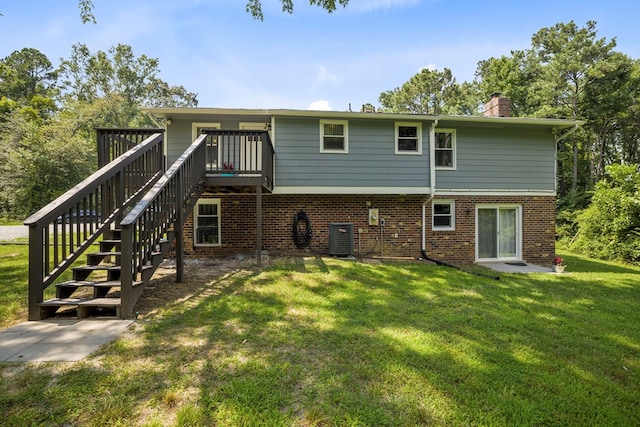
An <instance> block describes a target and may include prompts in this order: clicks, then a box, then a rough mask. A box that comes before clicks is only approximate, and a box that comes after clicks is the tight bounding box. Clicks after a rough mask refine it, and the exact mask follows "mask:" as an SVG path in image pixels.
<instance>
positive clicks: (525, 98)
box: [475, 50, 539, 117]
mask: <svg viewBox="0 0 640 427" xmlns="http://www.w3.org/2000/svg"><path fill="white" fill-rule="evenodd" d="M538 74H539V73H538V67H536V66H535V64H534V63H532V62H531V61H530V60H529V55H528V53H527V52H526V51H521V50H516V51H512V52H511V56H501V57H500V58H489V59H486V60H484V61H480V62H478V67H477V69H476V73H475V76H476V82H477V85H478V90H479V92H480V95H481V97H482V99H484V100H487V99H489V97H490V95H491V94H493V93H495V92H500V93H502V94H503V95H504V96H507V97H509V99H510V100H511V114H512V115H513V116H515V117H522V116H530V115H531V114H532V113H533V111H535V110H536V109H537V107H538V105H537V104H535V103H534V102H533V99H532V97H531V94H530V93H529V92H530V89H531V85H532V83H533V82H534V81H536V78H537V77H538Z"/></svg>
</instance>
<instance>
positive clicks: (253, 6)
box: [246, 0, 349, 21]
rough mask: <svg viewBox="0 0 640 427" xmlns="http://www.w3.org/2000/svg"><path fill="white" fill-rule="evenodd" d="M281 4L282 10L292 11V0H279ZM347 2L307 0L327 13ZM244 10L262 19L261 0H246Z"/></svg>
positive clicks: (341, 0) (347, 1) (338, 0)
mask: <svg viewBox="0 0 640 427" xmlns="http://www.w3.org/2000/svg"><path fill="white" fill-rule="evenodd" d="M280 3H281V4H282V11H283V12H286V13H289V14H291V13H293V0H280ZM348 3H349V0H337V1H336V0H309V4H310V5H312V6H313V5H315V6H318V7H320V8H322V9H324V10H326V11H327V12H329V13H332V12H335V10H336V8H337V5H340V6H343V7H345V6H346V5H347V4H348ZM246 10H247V12H248V13H250V14H251V16H253V17H254V18H255V19H259V20H261V21H263V20H264V13H263V12H262V1H261V0H248V1H247V5H246Z"/></svg>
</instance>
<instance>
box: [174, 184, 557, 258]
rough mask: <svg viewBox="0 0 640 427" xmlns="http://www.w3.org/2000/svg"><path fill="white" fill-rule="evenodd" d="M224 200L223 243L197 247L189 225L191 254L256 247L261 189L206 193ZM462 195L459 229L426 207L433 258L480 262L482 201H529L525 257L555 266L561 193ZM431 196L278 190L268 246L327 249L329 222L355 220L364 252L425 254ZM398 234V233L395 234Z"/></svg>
mask: <svg viewBox="0 0 640 427" xmlns="http://www.w3.org/2000/svg"><path fill="white" fill-rule="evenodd" d="M203 197H212V198H220V199H221V215H222V227H221V240H222V245H221V246H215V247H194V245H193V223H192V218H191V217H189V219H188V220H187V224H186V226H185V234H186V235H185V253H186V255H187V256H197V257H202V256H212V257H220V256H228V255H235V254H238V253H243V254H252V253H255V239H256V196H255V194H219V195H216V194H206V195H203ZM438 199H442V200H454V201H455V231H433V230H432V229H431V203H430V202H429V203H427V205H426V218H427V227H426V250H427V253H428V254H429V256H431V257H433V258H436V259H441V260H446V261H449V262H454V263H459V264H469V263H472V262H473V261H474V260H475V212H476V211H475V209H476V205H478V204H510V205H519V206H522V238H523V242H522V252H523V253H522V258H523V259H524V260H526V261H527V262H531V263H536V264H541V265H550V264H551V263H552V261H553V258H554V249H555V198H554V197H553V196H535V197H524V196H447V197H442V198H438ZM427 200H428V197H427V196H424V195H422V196H414V195H407V196H400V195H389V196H387V195H273V194H266V195H264V196H263V198H262V224H263V230H262V233H263V234H262V246H263V249H265V250H268V251H269V252H271V253H287V254H327V253H328V248H329V224H330V223H332V222H350V223H353V224H354V234H355V235H354V242H355V243H354V246H355V252H356V255H359V256H380V255H382V254H384V255H385V256H410V257H415V258H417V257H420V256H421V244H422V205H423V203H424V202H425V201H427ZM369 207H373V208H378V209H379V213H380V218H384V219H385V227H384V228H383V230H382V233H381V227H378V226H369ZM299 210H304V211H305V212H306V214H307V215H308V217H309V219H310V222H311V228H312V230H313V237H312V239H311V243H310V245H309V246H308V247H307V248H305V249H298V248H296V246H295V244H294V242H293V238H292V226H293V220H294V217H295V215H296V213H297V212H298V211H299ZM396 233H397V236H398V237H397V238H396V237H395V234H396Z"/></svg>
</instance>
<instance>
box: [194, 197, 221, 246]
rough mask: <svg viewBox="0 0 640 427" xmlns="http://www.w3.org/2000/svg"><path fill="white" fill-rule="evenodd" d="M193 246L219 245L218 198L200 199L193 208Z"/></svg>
mask: <svg viewBox="0 0 640 427" xmlns="http://www.w3.org/2000/svg"><path fill="white" fill-rule="evenodd" d="M193 217H194V218H193V244H194V246H220V244H221V243H220V199H200V200H198V202H197V203H196V205H195V207H194V210H193Z"/></svg>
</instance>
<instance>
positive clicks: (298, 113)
mask: <svg viewBox="0 0 640 427" xmlns="http://www.w3.org/2000/svg"><path fill="white" fill-rule="evenodd" d="M143 111H147V112H149V113H151V114H153V115H154V116H156V117H162V118H178V117H181V118H191V119H196V118H198V117H200V116H211V115H233V116H272V117H276V118H277V117H318V118H329V119H343V120H344V119H374V118H375V119H376V120H405V121H411V120H422V121H430V122H436V121H438V122H447V123H448V124H452V125H453V124H460V125H464V124H469V125H471V124H473V125H482V126H491V127H503V126H511V125H519V126H533V127H538V126H539V127H546V128H552V129H568V128H573V127H576V126H580V125H581V124H582V122H580V121H576V120H568V119H544V118H532V117H486V116H453V115H430V114H406V113H363V112H353V111H319V110H289V109H243V108H202V107H197V108H144V109H143Z"/></svg>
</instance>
